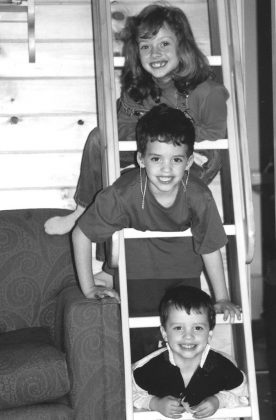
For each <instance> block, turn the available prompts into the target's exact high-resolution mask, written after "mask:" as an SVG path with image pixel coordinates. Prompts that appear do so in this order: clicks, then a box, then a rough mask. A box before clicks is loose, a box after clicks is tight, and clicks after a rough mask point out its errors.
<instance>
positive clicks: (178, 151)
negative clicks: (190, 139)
mask: <svg viewBox="0 0 276 420" xmlns="http://www.w3.org/2000/svg"><path fill="white" fill-rule="evenodd" d="M187 152H188V147H187V145H185V144H181V145H180V146H177V145H176V146H175V145H174V144H173V143H165V142H161V141H154V142H148V144H147V148H146V152H145V154H144V155H143V156H142V155H141V153H138V155H137V157H138V162H139V164H140V166H141V167H145V169H146V172H147V176H148V181H149V188H150V190H151V192H152V193H153V195H154V196H155V197H156V199H157V200H158V198H160V197H167V198H170V197H171V198H172V200H174V199H175V197H176V194H177V191H178V188H179V184H180V182H181V180H182V178H183V175H184V172H185V169H188V166H189V163H188V157H187ZM187 163H188V165H187Z"/></svg>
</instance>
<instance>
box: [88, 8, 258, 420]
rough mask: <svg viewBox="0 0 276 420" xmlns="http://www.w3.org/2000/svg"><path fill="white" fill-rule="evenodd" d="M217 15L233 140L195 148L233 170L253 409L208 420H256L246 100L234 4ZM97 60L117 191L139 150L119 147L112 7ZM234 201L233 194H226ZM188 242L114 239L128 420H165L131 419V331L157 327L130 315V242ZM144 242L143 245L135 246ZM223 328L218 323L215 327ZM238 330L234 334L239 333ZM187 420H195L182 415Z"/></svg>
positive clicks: (238, 285) (238, 292)
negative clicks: (127, 158) (130, 153)
mask: <svg viewBox="0 0 276 420" xmlns="http://www.w3.org/2000/svg"><path fill="white" fill-rule="evenodd" d="M172 3H173V2H172ZM216 12H217V16H218V22H219V33H220V34H219V35H220V48H221V52H222V53H221V56H219V57H218V56H215V57H209V61H210V64H211V65H221V66H222V73H223V83H224V85H225V86H226V88H227V89H228V91H229V93H230V99H229V100H228V102H227V107H228V121H227V127H228V139H227V140H225V139H220V140H217V141H212V142H209V141H207V140H206V141H203V142H201V143H196V144H195V150H200V149H213V148H215V149H224V150H226V151H228V156H229V162H230V176H231V191H230V195H232V201H233V212H234V216H233V220H234V223H230V224H226V225H224V227H225V231H226V234H227V235H228V237H229V254H231V255H230V257H231V258H229V261H230V262H229V264H228V269H229V273H228V275H229V277H230V286H231V290H230V291H231V298H232V300H233V301H235V302H236V303H240V304H241V306H242V310H243V315H242V321H241V326H240V328H238V326H237V324H239V323H240V322H239V321H237V320H236V321H235V322H234V323H233V325H232V329H233V332H234V336H235V338H236V340H235V345H236V348H237V349H238V352H236V353H237V354H236V356H239V357H238V364H239V365H240V367H241V368H242V369H243V370H244V371H245V372H246V374H247V378H248V384H249V396H250V405H249V406H247V407H238V408H235V409H219V410H218V411H217V412H216V413H215V415H214V416H212V417H209V418H216V419H222V418H224V419H225V418H250V419H252V420H259V408H258V397H257V389H256V377H255V364H254V354H253V343H252V332H251V310H250V309H251V308H250V262H251V261H252V258H253V251H254V219H253V206H252V197H251V179H250V168H249V158H248V150H247V130H246V123H245V106H244V92H243V78H242V65H241V56H240V44H239V42H240V40H239V27H238V16H237V2H236V0H218V1H217V3H216ZM92 15H93V30H94V52H95V66H96V84H97V104H98V116H99V119H98V120H99V121H98V125H99V129H100V132H101V138H102V139H103V144H102V158H103V165H104V168H103V179H104V185H110V184H112V183H113V182H114V181H115V180H116V179H117V178H118V177H119V176H120V161H119V152H120V151H123V150H135V149H136V143H135V142H134V141H133V142H126V141H125V142H120V144H119V142H118V133H117V116H116V91H115V80H114V67H121V66H122V65H123V58H120V57H116V58H113V50H112V27H111V17H110V0H93V1H92ZM228 193H229V191H228ZM179 235H181V236H187V235H191V233H190V231H185V232H180V233H179V232H177V233H175V232H171V233H168V232H149V231H148V232H138V231H136V230H134V229H124V230H123V231H121V232H119V233H116V234H115V235H114V236H113V244H112V247H113V256H112V259H113V264H115V265H116V266H117V267H118V274H119V280H120V296H121V316H122V335H123V346H124V368H125V401H126V419H127V420H132V419H141V420H147V419H152V420H160V419H166V417H164V416H162V415H161V414H160V413H157V412H145V411H142V412H134V411H133V403H132V380H131V356H130V334H129V328H133V327H135V328H137V327H138V328H139V327H151V326H158V325H159V319H158V318H157V317H151V318H134V319H130V318H129V315H128V299H127V278H126V262H125V239H127V238H146V237H168V236H170V237H174V236H179ZM137 240H139V239H137ZM221 323H224V321H223V319H222V316H220V315H218V316H217V324H221ZM236 330H237V331H236ZM182 418H183V419H192V418H193V417H191V415H190V414H188V413H184V414H183V416H182Z"/></svg>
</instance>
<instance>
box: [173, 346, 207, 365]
mask: <svg viewBox="0 0 276 420" xmlns="http://www.w3.org/2000/svg"><path fill="white" fill-rule="evenodd" d="M166 346H167V349H168V353H169V361H170V363H171V364H172V365H173V366H176V364H175V361H174V358H173V352H172V351H171V348H170V346H169V345H168V343H166ZM210 348H211V347H210V345H209V344H206V347H205V349H204V350H203V352H202V355H201V360H200V363H199V366H200V367H201V368H203V366H204V363H205V362H206V359H207V356H208V354H209V351H210Z"/></svg>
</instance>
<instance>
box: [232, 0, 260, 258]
mask: <svg viewBox="0 0 276 420" xmlns="http://www.w3.org/2000/svg"><path fill="white" fill-rule="evenodd" d="M235 1H236V0H235ZM229 7H230V8H231V10H230V14H229V15H230V18H231V19H232V24H231V26H232V40H233V49H232V50H233V60H234V66H233V72H234V77H235V83H236V89H235V91H236V95H237V98H236V105H237V108H238V114H239V130H240V134H239V137H240V141H239V146H240V153H241V159H242V165H241V170H242V175H243V176H242V178H241V179H242V181H243V182H242V186H243V195H244V206H245V232H246V263H247V264H250V263H251V262H252V260H253V256H254V248H255V222H254V210H253V200H252V186H251V171H250V165H249V157H248V156H249V152H248V141H247V127H246V120H245V117H243V116H245V115H246V114H245V99H244V81H243V71H242V62H241V52H240V42H239V25H238V16H237V5H236V6H235V2H229Z"/></svg>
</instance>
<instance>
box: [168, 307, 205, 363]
mask: <svg viewBox="0 0 276 420" xmlns="http://www.w3.org/2000/svg"><path fill="white" fill-rule="evenodd" d="M161 333H162V336H163V339H164V340H165V341H167V342H168V344H169V346H170V349H171V351H172V353H173V356H174V361H175V363H176V365H177V366H179V367H180V366H181V365H182V363H184V362H185V361H186V360H187V359H189V360H190V361H193V362H195V363H198V364H200V361H201V356H202V353H203V351H204V350H205V348H206V345H207V344H208V341H209V339H210V336H211V334H212V333H211V331H210V326H209V321H208V316H207V312H206V310H203V309H202V310H201V311H200V313H198V312H197V311H193V310H191V311H190V314H188V313H187V312H186V311H185V309H178V308H176V307H175V306H172V307H171V308H170V310H169V316H168V319H167V322H166V325H165V326H164V327H161Z"/></svg>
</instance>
